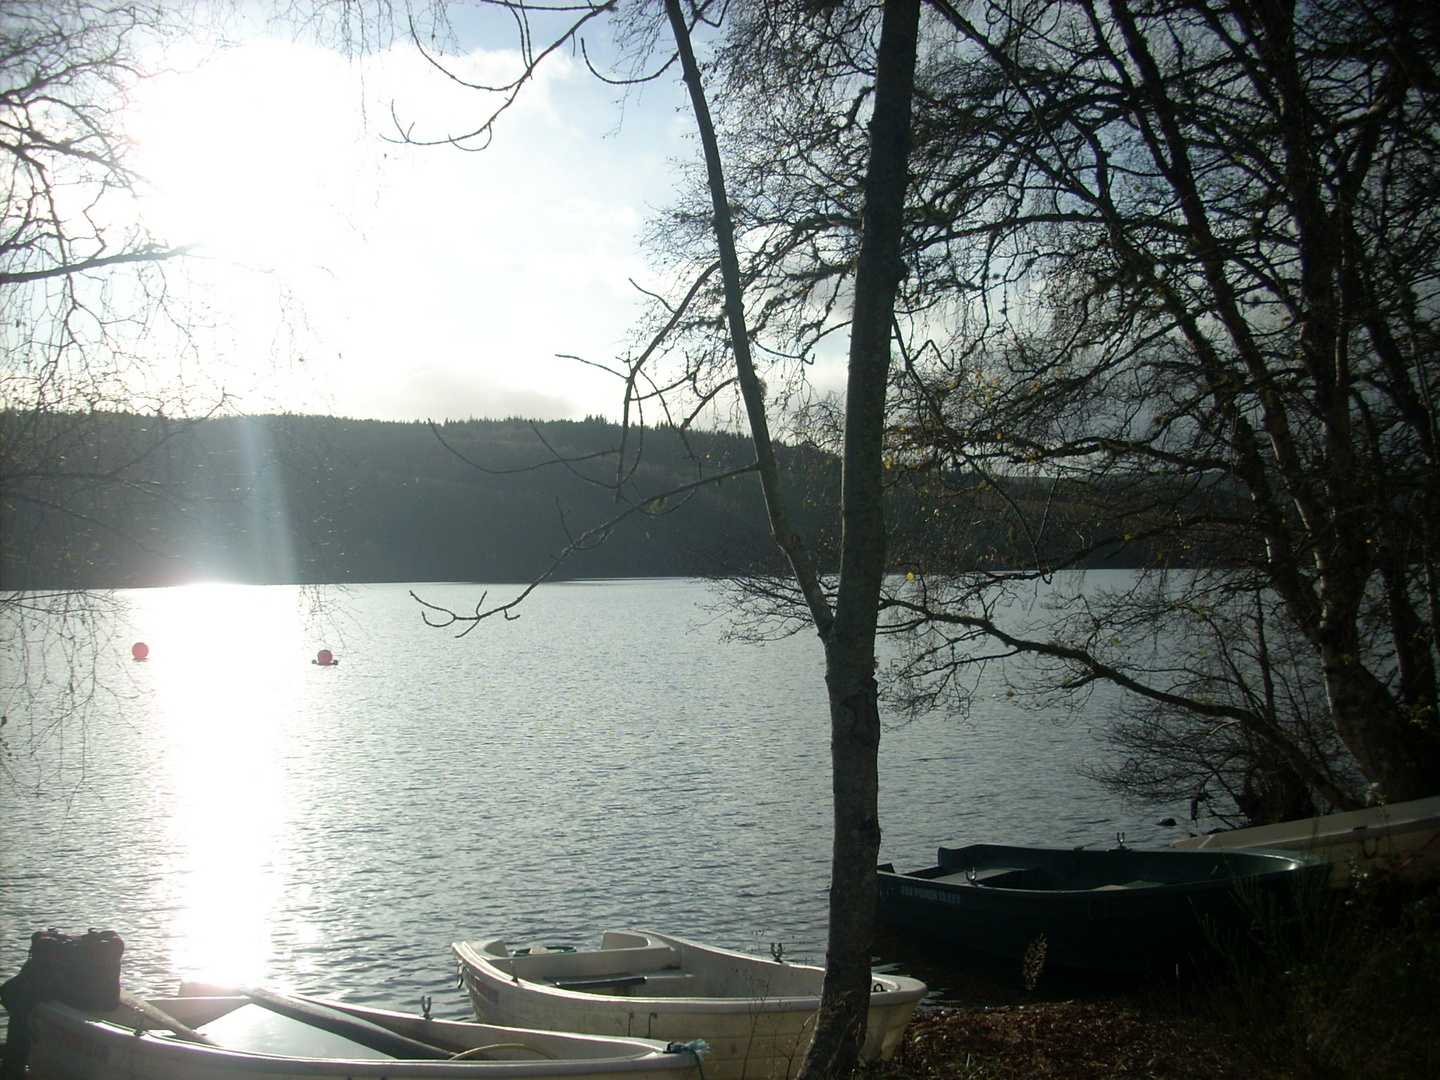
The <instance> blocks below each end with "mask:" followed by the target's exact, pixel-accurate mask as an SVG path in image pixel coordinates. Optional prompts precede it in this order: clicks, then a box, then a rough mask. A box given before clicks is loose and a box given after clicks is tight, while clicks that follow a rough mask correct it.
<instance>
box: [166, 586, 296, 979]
mask: <svg viewBox="0 0 1440 1080" xmlns="http://www.w3.org/2000/svg"><path fill="white" fill-rule="evenodd" d="M148 599H149V602H148V604H147V607H148V610H147V611H145V612H144V616H143V618H144V630H143V632H144V633H145V634H146V636H147V638H146V640H147V644H148V645H149V649H150V652H149V658H148V659H147V660H146V661H145V663H146V669H147V670H146V675H147V677H148V681H149V682H150V684H151V685H152V687H153V688H154V694H155V698H154V702H155V710H156V715H157V717H158V719H159V723H160V738H161V742H162V745H160V746H158V747H156V760H157V765H159V766H160V767H161V768H163V770H164V772H165V773H166V778H167V783H166V784H165V785H164V789H165V790H166V792H167V795H168V797H169V798H170V799H171V800H172V806H171V808H170V809H171V811H172V813H171V814H170V816H169V818H168V820H169V822H170V829H171V836H170V837H169V843H168V844H167V849H168V851H169V853H170V857H171V860H172V861H171V863H170V865H168V866H165V867H161V868H159V869H160V872H161V873H163V874H164V875H165V877H166V879H167V880H168V882H169V883H170V887H171V889H172V895H173V897H174V908H173V919H174V920H175V925H174V932H173V940H174V941H175V942H176V945H175V955H174V957H173V960H174V963H175V966H176V968H177V969H178V972H179V973H181V974H183V975H185V976H186V977H190V978H201V979H205V980H207V981H218V982H231V981H257V980H259V979H261V978H263V976H264V974H265V966H266V960H267V958H268V957H269V956H270V955H271V953H272V951H273V948H272V942H271V935H270V925H271V918H270V916H271V913H272V911H273V910H274V909H275V908H276V905H277V904H278V903H279V901H280V898H281V894H282V892H283V888H284V882H285V877H286V863H285V855H284V844H283V840H284V825H285V820H286V817H285V811H286V806H285V768H286V760H285V757H286V754H285V741H284V740H285V734H286V731H287V725H288V720H289V717H290V715H291V714H292V712H293V709H294V690H295V687H294V682H295V679H296V677H297V675H296V673H297V671H299V670H301V668H300V663H301V660H300V657H301V656H302V655H303V653H304V649H303V645H302V642H301V634H300V625H299V618H298V614H297V612H296V605H295V593H294V590H292V589H286V588H254V587H247V586H229V585H195V586H189V587H184V588H174V589H160V590H155V593H154V595H153V597H152V598H148Z"/></svg>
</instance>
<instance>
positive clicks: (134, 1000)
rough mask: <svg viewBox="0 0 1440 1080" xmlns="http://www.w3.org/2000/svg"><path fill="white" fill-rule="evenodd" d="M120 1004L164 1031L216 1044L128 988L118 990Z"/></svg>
mask: <svg viewBox="0 0 1440 1080" xmlns="http://www.w3.org/2000/svg"><path fill="white" fill-rule="evenodd" d="M120 1004H121V1005H124V1006H125V1007H126V1008H127V1009H133V1010H135V1012H137V1013H139V1014H140V1015H141V1016H143V1017H144V1018H145V1019H146V1020H148V1021H150V1023H152V1024H154V1025H155V1026H156V1027H157V1028H164V1029H165V1030H166V1031H173V1032H174V1033H175V1034H176V1036H178V1037H179V1038H181V1039H184V1040H185V1041H186V1042H193V1043H204V1044H205V1045H206V1046H215V1045H217V1044H216V1042H215V1040H214V1039H212V1038H210V1036H208V1035H205V1034H202V1033H201V1032H198V1031H196V1030H195V1029H194V1028H192V1027H189V1026H188V1025H186V1024H182V1023H181V1022H180V1021H179V1020H176V1019H175V1017H173V1016H171V1015H170V1014H169V1013H167V1012H166V1011H165V1010H164V1009H161V1008H160V1007H159V1006H156V1005H152V1004H150V1002H148V1001H146V1000H145V999H144V998H142V997H137V996H136V995H134V994H132V993H130V991H128V990H121V991H120Z"/></svg>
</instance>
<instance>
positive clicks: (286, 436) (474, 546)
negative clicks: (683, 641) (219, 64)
mask: <svg viewBox="0 0 1440 1080" xmlns="http://www.w3.org/2000/svg"><path fill="white" fill-rule="evenodd" d="M0 428H3V430H0V436H3V446H4V477H3V480H4V489H3V497H4V505H3V510H4V518H5V521H4V533H3V545H0V583H3V587H4V588H6V589H45V588H108V587H139V586H151V585H171V584H179V583H184V582H190V581H200V580H227V581H238V582H250V583H256V584H266V583H294V582H347V581H350V582H364V581H481V582H507V581H527V580H531V579H533V578H535V577H536V576H538V575H540V574H542V573H544V572H545V571H546V570H547V569H548V568H549V567H550V566H551V562H552V560H553V558H554V557H555V556H556V555H558V554H560V553H561V552H562V551H564V550H565V549H566V548H567V546H569V545H571V544H572V543H573V542H574V541H576V540H577V539H579V538H581V537H582V536H583V535H584V534H585V533H587V532H588V531H590V530H593V529H595V528H596V527H597V526H599V525H602V524H603V523H605V522H607V521H610V520H612V519H614V518H615V517H616V516H617V515H619V514H620V513H621V512H622V511H623V510H624V509H625V507H626V506H627V505H630V504H634V503H637V502H639V501H641V500H643V499H646V498H652V497H654V496H657V495H662V494H664V493H666V492H669V491H673V490H676V489H679V488H682V487H683V486H685V485H690V484H693V483H694V482H695V481H696V480H697V478H699V477H701V476H713V475H714V474H715V473H718V472H722V471H724V470H727V469H734V468H737V467H739V466H742V465H744V464H746V463H747V462H748V461H749V460H750V455H749V452H748V443H747V442H746V440H744V439H742V438H739V437H737V436H732V435H725V434H718V433H709V432H687V433H685V434H684V435H683V437H682V435H681V433H679V432H678V431H676V430H675V429H672V428H658V429H651V430H646V431H644V432H642V433H637V432H635V431H632V432H630V433H629V435H628V436H626V442H625V444H624V446H623V452H624V454H625V465H624V468H623V469H621V468H619V467H618V465H617V463H618V462H619V460H620V458H619V453H620V452H621V450H622V443H621V432H620V430H619V428H618V427H617V426H616V425H614V424H611V423H608V422H606V421H604V420H601V419H588V420H584V421H562V422H553V423H543V424H532V423H530V422H528V421H523V420H472V421H467V422H451V423H446V424H443V425H441V426H440V427H439V428H438V435H437V431H436V430H432V429H431V428H430V427H429V426H428V425H426V424H422V423H394V422H384V421H374V420H347V419H340V418H336V417H321V416H289V415H282V416H258V417H218V418H208V419H201V420H174V419H168V418H165V417H157V416H144V415H136V414H127V413H114V412H96V413H87V414H63V413H62V414H57V413H47V414H23V413H13V412H12V413H6V414H3V416H0ZM781 453H782V454H783V455H784V456H785V457H786V458H787V459H788V460H787V469H786V471H787V474H788V475H791V476H794V477H797V478H799V479H797V480H795V481H794V483H795V484H796V485H797V486H798V487H799V488H800V490H797V491H795V492H794V496H793V497H794V500H795V505H796V517H797V525H798V526H799V527H800V528H801V529H803V530H804V532H805V533H806V534H807V535H809V536H810V537H812V538H813V540H814V544H815V549H816V550H817V552H819V553H820V557H821V559H822V565H824V564H825V562H826V561H828V558H829V554H830V552H831V551H833V549H834V539H835V533H836V530H837V527H838V526H837V515H836V509H837V507H838V502H839V500H838V490H839V487H838V485H839V465H838V462H837V461H836V460H835V459H834V458H833V457H831V456H830V455H828V454H825V453H822V452H820V451H817V450H814V449H811V448H806V447H782V448H781ZM902 475H903V474H902V473H901V471H900V470H897V476H896V479H897V483H896V484H895V485H894V486H893V487H892V489H891V495H892V497H891V514H892V519H893V520H894V521H895V524H896V527H897V533H896V535H897V541H898V542H897V544H896V546H895V558H896V569H898V570H901V571H904V570H908V569H915V570H919V571H921V572H923V571H925V570H926V569H927V568H929V569H935V570H940V569H945V570H953V569H955V568H956V567H957V566H960V565H962V564H963V565H971V566H980V567H984V566H1001V565H1004V564H1005V563H1006V561H1007V559H1009V558H1011V557H1013V555H1014V554H1015V553H1017V551H1018V550H1019V547H1020V546H1021V545H1029V544H1032V543H1034V542H1035V541H1036V538H1034V537H1022V536H1017V535H1014V534H1013V533H1011V532H1008V531H1006V526H1005V525H1004V523H1003V515H1001V514H997V513H987V512H986V510H985V505H986V503H987V501H993V500H994V499H997V498H1000V497H1001V494H1000V493H997V489H996V488H995V485H994V484H993V483H991V484H989V485H986V486H985V490H983V491H982V490H974V491H972V492H971V494H970V496H969V497H968V498H966V499H964V500H959V501H957V499H956V496H955V489H954V487H953V486H949V487H948V488H947V489H945V490H944V493H943V494H942V493H941V492H942V489H940V488H938V487H936V488H933V489H932V488H931V487H930V486H929V485H926V484H925V483H923V481H922V482H917V478H916V477H915V476H914V475H913V474H910V475H908V476H905V478H904V479H902ZM617 476H618V477H619V478H620V480H621V483H620V486H619V491H620V498H619V499H617V496H616V484H617ZM987 492H988V494H987ZM1003 497H1005V498H1021V499H1036V498H1043V499H1047V500H1050V501H1052V502H1054V503H1055V506H1056V509H1055V512H1054V513H1053V515H1052V521H1053V523H1054V529H1055V530H1056V531H1055V532H1054V533H1053V534H1052V535H1051V536H1050V537H1049V539H1048V541H1047V540H1046V538H1040V540H1041V542H1043V543H1045V546H1047V547H1048V546H1051V542H1053V546H1054V547H1055V549H1056V550H1057V551H1058V550H1062V549H1064V548H1066V547H1067V546H1068V544H1067V542H1062V541H1066V539H1067V537H1066V536H1062V535H1061V534H1062V533H1063V534H1067V535H1069V536H1071V537H1073V534H1074V533H1076V532H1084V531H1085V530H1086V529H1089V528H1092V527H1093V526H1091V525H1090V524H1089V522H1090V521H1092V520H1095V519H1096V518H1097V516H1096V515H1092V514H1090V513H1089V512H1087V510H1086V507H1087V505H1090V506H1093V505H1094V499H1095V495H1094V493H1075V492H1070V493H1068V494H1065V495H1064V496H1063V497H1061V498H1059V499H1057V497H1056V492H1055V491H1054V490H1052V489H1048V488H1047V490H1043V491H1042V490H1040V489H1039V487H1038V486H1037V485H1036V483H1035V481H1033V480H1032V481H1027V482H1026V483H1024V484H1019V483H1016V484H1015V485H1012V486H1010V488H1009V490H1008V491H1006V492H1004V493H1003ZM960 502H963V503H964V504H965V505H963V506H961V505H959V503H960ZM597 539H598V538H597ZM1102 539H1103V538H1102ZM1116 539H1117V542H1116V543H1115V544H1109V545H1107V544H1104V543H1097V544H1095V545H1094V548H1093V557H1091V558H1088V559H1087V560H1085V562H1084V565H1110V566H1117V565H1132V564H1133V562H1134V560H1136V559H1139V558H1144V557H1146V556H1147V555H1153V553H1147V552H1143V551H1139V550H1137V549H1136V548H1135V547H1134V546H1133V544H1132V545H1131V547H1129V548H1125V546H1124V545H1123V544H1122V543H1119V539H1120V538H1116ZM776 557H777V556H776V555H775V553H774V545H773V544H771V543H770V542H769V541H768V526H767V524H766V520H765V512H764V507H763V505H762V503H761V500H760V496H759V490H758V485H757V484H756V482H755V480H754V477H753V476H752V475H745V476H741V477H738V478H735V479H731V480H727V481H723V482H720V483H711V484H706V485H703V486H700V487H699V488H697V489H695V490H694V491H693V493H692V494H690V495H688V496H684V495H681V496H677V497H675V498H672V499H670V500H668V501H667V502H665V503H664V504H662V505H660V506H659V507H656V508H653V510H652V512H647V513H639V514H635V515H633V516H631V517H630V518H629V519H627V520H626V521H624V522H623V523H621V524H620V525H619V526H618V527H617V528H616V529H615V531H614V533H613V535H611V536H609V537H607V538H606V539H605V541H604V542H603V543H601V542H596V543H593V544H587V545H584V546H583V550H579V551H577V552H575V553H574V555H573V556H572V557H571V558H569V559H568V560H566V562H565V563H564V565H563V566H561V567H560V568H559V571H558V573H557V574H556V576H557V577H559V578H576V577H631V576H660V575H714V574H729V573H737V572H742V573H743V572H751V571H758V572H762V573H765V572H771V571H775V570H778V569H780V568H779V567H778V566H776V565H774V563H775V559H776ZM1177 558H1178V557H1177ZM1180 561H1184V560H1183V559H1181V560H1180Z"/></svg>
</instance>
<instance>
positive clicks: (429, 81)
mask: <svg viewBox="0 0 1440 1080" xmlns="http://www.w3.org/2000/svg"><path fill="white" fill-rule="evenodd" d="M556 60H557V62H556V63H552V64H549V65H547V66H546V67H545V68H543V69H542V76H541V77H540V78H539V79H537V80H536V81H535V82H534V84H532V85H531V86H529V87H527V88H526V90H525V92H524V93H523V94H522V96H521V98H520V100H519V102H518V103H517V105H516V106H515V107H514V108H513V109H512V110H510V111H509V112H507V113H506V114H505V116H504V117H503V118H502V119H501V122H500V125H499V127H498V129H497V134H496V138H495V140H494V142H493V144H492V146H491V147H490V148H489V149H488V150H485V151H484V152H481V153H464V152H461V151H458V150H456V149H454V148H451V147H414V146H405V145H397V144H395V143H393V142H386V141H385V140H384V139H383V138H382V136H383V135H384V134H387V133H389V132H390V131H392V130H393V129H392V127H391V124H390V119H389V117H390V111H391V107H392V103H393V107H394V110H395V113H396V115H398V116H400V117H402V118H404V119H405V120H406V121H407V122H408V121H410V120H412V119H413V120H414V122H415V125H416V127H415V131H416V133H417V134H423V135H424V136H425V137H434V136H437V135H441V134H445V133H453V132H458V131H465V130H469V129H470V128H471V127H473V126H474V123H475V122H476V117H478V116H481V115H483V113H484V106H483V105H482V104H481V103H480V102H479V101H478V100H477V99H478V98H480V97H482V96H483V95H477V94H475V93H474V92H471V91H466V90H464V89H463V88H461V87H458V86H456V85H455V84H454V83H453V82H451V81H450V80H448V79H446V78H445V77H444V76H443V75H441V74H439V73H437V72H436V71H435V70H434V69H433V67H432V66H431V65H430V64H428V63H427V62H426V60H425V59H424V58H423V57H422V56H420V55H419V53H418V51H417V50H415V49H414V48H413V47H412V46H410V45H408V44H407V45H401V46H397V47H395V48H393V49H391V50H388V51H387V52H385V53H383V54H381V55H379V56H376V57H373V58H371V59H370V60H368V61H366V62H364V63H359V62H352V61H348V60H346V59H344V58H343V57H340V56H339V55H337V54H335V53H333V52H329V51H326V50H323V49H318V48H314V47H310V46H305V45H299V44H292V43H284V42H277V41H270V40H261V41H255V42H251V43H249V44H246V45H243V46H239V47H236V48H232V49H229V50H226V51H224V52H221V53H219V54H217V55H216V56H214V57H213V58H211V59H209V60H208V61H207V62H205V63H203V64H201V65H198V66H197V67H196V68H195V69H194V70H192V71H189V72H183V73H175V74H171V75H167V76H163V77H158V78H156V79H155V80H153V81H152V82H151V83H150V84H149V85H147V86H146V87H145V88H144V89H143V92H142V94H141V109H140V111H139V112H138V114H137V116H136V120H135V125H134V133H135V135H136V136H137V138H138V139H139V152H140V156H141V167H142V169H143V170H144V171H145V172H146V173H147V175H149V176H150V178H151V179H152V180H153V182H154V184H155V188H156V193H155V196H154V198H153V199H151V200H150V203H151V205H150V215H151V219H152V221H153V222H154V223H155V225H156V227H157V229H159V230H160V231H161V232H162V233H163V234H164V235H165V236H167V237H168V238H169V239H172V240H174V241H177V242H184V241H189V240H197V239H198V240H201V241H202V242H203V244H204V248H203V250H204V251H205V252H206V253H207V254H208V255H209V256H210V257H211V258H213V259H216V260H222V261H226V262H234V263H238V264H241V265H244V266H247V267H252V268H263V269H264V270H265V271H267V273H265V274H259V273H256V274H252V275H249V276H247V275H244V274H236V273H232V272H225V273H223V274H222V273H217V274H215V275H214V280H215V282H216V283H217V285H218V284H220V283H221V282H223V283H224V288H223V290H221V291H219V292H217V295H216V298H215V304H216V306H217V307H218V308H219V309H220V311H219V315H220V317H221V318H222V319H223V320H224V321H226V322H227V323H228V325H229V326H230V328H231V329H230V332H229V333H228V334H225V335H223V336H220V337H217V338H216V339H215V344H214V346H213V347H214V348H215V349H217V350H219V349H222V348H223V350H224V351H225V352H226V353H227V354H228V355H227V356H226V357H225V359H226V360H228V361H229V362H230V364H231V365H232V366H233V367H234V368H236V369H239V370H247V369H248V370H251V371H256V372H259V371H262V370H269V371H270V375H269V377H268V380H266V379H258V380H257V384H256V386H257V390H258V391H259V392H260V393H261V394H262V395H264V396H262V397H258V398H257V399H256V400H264V401H267V402H276V401H279V402H285V403H287V406H288V407H292V408H297V409H300V408H306V409H308V408H317V407H324V406H327V405H328V406H329V407H331V408H333V409H334V410H335V411H337V412H340V413H344V414H349V415H359V416H376V417H384V418H398V419H418V418H426V417H431V418H434V419H444V418H447V417H454V418H466V417H468V416H471V415H475V416H483V415H509V414H516V413H521V414H532V413H533V414H534V415H536V416H541V417H544V418H553V417H558V416H579V415H584V414H585V413H589V412H613V411H614V410H615V408H616V405H617V399H616V397H615V389H616V388H615V386H614V385H613V381H612V380H609V379H607V378H605V377H604V376H603V375H601V374H599V373H596V372H593V371H590V370H589V369H584V368H578V369H577V365H575V364H574V363H573V362H570V361H565V362H560V361H556V360H554V355H555V354H556V353H574V354H579V355H584V356H587V357H590V358H593V359H596V360H601V361H605V360H608V359H609V358H610V356H611V355H612V354H613V351H614V348H615V345H616V343H617V342H619V341H621V340H622V339H623V338H624V337H625V335H626V331H627V329H628V327H629V326H630V324H631V322H632V320H633V318H634V315H635V312H636V310H637V307H636V299H635V295H636V294H635V293H634V291H633V289H632V288H631V287H630V285H629V284H628V282H627V278H630V277H635V278H637V279H640V280H643V279H644V276H645V270H644V265H643V262H642V260H641V258H640V255H639V253H638V250H637V247H636V235H637V233H638V231H639V229H640V227H641V225H642V223H643V219H644V215H645V212H646V207H647V204H649V205H653V204H656V203H659V202H661V201H663V200H664V199H665V197H666V190H667V184H668V183H669V182H670V169H669V166H668V163H667V160H668V158H669V157H670V156H672V155H675V154H677V153H681V152H688V150H689V148H690V145H691V144H685V145H683V146H682V144H681V143H680V140H679V134H680V132H681V131H682V130H683V126H681V125H677V123H676V122H675V113H674V109H673V100H674V99H673V98H666V96H665V94H663V93H661V92H657V91H656V89H655V88H651V90H650V91H648V93H649V97H650V100H649V101H648V102H646V103H643V105H642V107H640V108H638V109H637V107H636V104H635V103H634V102H632V103H630V104H629V105H628V106H627V110H626V112H627V119H626V123H625V125H624V126H623V127H622V128H621V129H620V130H619V132H618V133H614V134H610V133H611V132H613V131H614V129H615V125H616V123H617V122H618V117H619V112H618V110H615V109H612V108H611V97H612V95H613V91H612V89H611V88H608V87H605V86H603V85H602V84H600V83H598V82H596V81H594V80H593V79H591V78H590V77H589V76H588V74H586V73H585V72H584V71H583V70H581V69H579V68H578V67H576V66H575V65H574V64H573V63H570V62H568V61H565V60H564V58H556ZM453 63H454V65H455V70H456V72H457V74H460V75H462V76H463V77H465V78H467V79H471V80H474V81H483V80H485V79H490V78H494V77H496V73H497V72H498V73H500V75H501V76H503V75H504V74H505V72H506V71H508V70H513V67H514V64H515V63H516V59H515V57H514V54H513V53H505V52H478V51H477V52H472V53H469V54H467V55H466V56H463V57H460V58H458V59H456V60H454V61H453ZM507 65H508V67H507ZM195 272H196V273H197V274H198V275H199V276H200V277H202V278H203V277H204V276H205V274H206V273H207V271H206V269H205V267H204V265H202V266H200V267H199V268H197V270H196V271H195ZM277 290H283V291H288V292H290V293H292V294H293V295H294V296H296V297H297V298H298V300H299V305H300V306H299V308H298V309H295V308H292V311H291V315H290V322H289V323H288V324H284V325H279V322H278V319H277V314H276V302H275V295H276V293H277ZM277 342H278V344H277ZM299 355H303V356H305V357H306V361H305V363H304V364H303V365H296V364H294V363H292V361H294V360H295V359H296V357H297V356H299ZM216 359H217V361H218V360H219V359H220V358H219V357H217V358H216ZM271 361H278V364H276V365H275V366H274V367H273V368H267V364H268V363H269V362H271ZM297 371H303V372H304V373H305V374H306V375H307V376H308V377H307V378H306V379H305V380H303V381H302V380H300V379H298V378H296V377H295V372H297ZM230 389H232V390H235V389H237V387H236V386H235V385H234V384H233V383H232V384H231V385H230Z"/></svg>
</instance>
